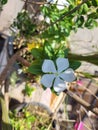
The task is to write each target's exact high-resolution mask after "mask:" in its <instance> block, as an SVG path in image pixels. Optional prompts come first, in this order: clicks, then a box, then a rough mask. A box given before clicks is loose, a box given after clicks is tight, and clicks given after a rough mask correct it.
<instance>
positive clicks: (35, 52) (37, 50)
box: [31, 48, 43, 59]
mask: <svg viewBox="0 0 98 130" xmlns="http://www.w3.org/2000/svg"><path fill="white" fill-rule="evenodd" d="M31 54H32V55H33V57H34V58H36V59H40V58H42V57H43V51H42V49H40V48H33V49H32V50H31Z"/></svg>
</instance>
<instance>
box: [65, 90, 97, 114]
mask: <svg viewBox="0 0 98 130" xmlns="http://www.w3.org/2000/svg"><path fill="white" fill-rule="evenodd" d="M67 95H68V96H70V97H71V98H73V99H74V100H75V101H77V102H78V103H79V104H81V105H82V106H84V107H85V108H86V109H87V110H90V111H92V112H93V113H95V114H97V115H98V108H92V106H91V104H89V103H88V102H86V101H84V100H83V99H82V98H80V97H79V96H77V95H76V94H74V93H73V92H71V91H67Z"/></svg>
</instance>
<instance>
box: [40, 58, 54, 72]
mask: <svg viewBox="0 0 98 130" xmlns="http://www.w3.org/2000/svg"><path fill="white" fill-rule="evenodd" d="M42 71H43V72H44V73H49V72H52V73H56V68H55V65H54V63H53V61H52V60H44V62H43V65H42Z"/></svg>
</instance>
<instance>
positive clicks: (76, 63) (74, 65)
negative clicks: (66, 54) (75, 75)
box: [69, 60, 81, 70]
mask: <svg viewBox="0 0 98 130" xmlns="http://www.w3.org/2000/svg"><path fill="white" fill-rule="evenodd" d="M69 63H70V66H69V67H70V68H72V69H73V70H76V69H78V68H79V67H80V66H81V62H80V61H74V60H71V61H69Z"/></svg>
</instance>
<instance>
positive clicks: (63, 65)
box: [56, 58, 69, 72]
mask: <svg viewBox="0 0 98 130" xmlns="http://www.w3.org/2000/svg"><path fill="white" fill-rule="evenodd" d="M56 64H57V70H58V72H62V71H64V70H66V69H67V68H68V67H69V62H68V59H67V58H58V59H57V60H56Z"/></svg>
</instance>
